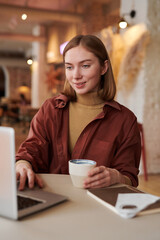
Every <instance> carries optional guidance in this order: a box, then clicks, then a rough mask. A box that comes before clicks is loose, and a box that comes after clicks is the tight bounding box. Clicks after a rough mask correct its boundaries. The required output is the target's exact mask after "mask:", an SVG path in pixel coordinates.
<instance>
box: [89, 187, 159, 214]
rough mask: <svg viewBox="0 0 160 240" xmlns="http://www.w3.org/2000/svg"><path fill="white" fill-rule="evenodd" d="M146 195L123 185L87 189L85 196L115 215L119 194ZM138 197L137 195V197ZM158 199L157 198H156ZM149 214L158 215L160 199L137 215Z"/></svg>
mask: <svg viewBox="0 0 160 240" xmlns="http://www.w3.org/2000/svg"><path fill="white" fill-rule="evenodd" d="M135 193H136V194H144V195H145V194H147V193H145V192H142V191H140V190H138V189H137V188H135V187H132V186H127V185H123V184H118V185H113V186H111V187H106V188H95V189H88V190H87V194H88V195H89V196H90V197H92V198H93V199H95V200H96V201H98V202H99V203H101V204H102V205H104V206H105V207H107V208H108V209H110V210H112V211H113V212H115V213H118V212H117V209H116V203H117V199H118V195H119V194H135ZM137 196H138V195H137ZM158 198H159V197H158ZM151 213H160V199H159V200H158V201H156V202H155V203H153V204H151V205H149V206H147V207H146V208H145V209H143V210H142V211H140V212H139V214H138V215H145V214H151Z"/></svg>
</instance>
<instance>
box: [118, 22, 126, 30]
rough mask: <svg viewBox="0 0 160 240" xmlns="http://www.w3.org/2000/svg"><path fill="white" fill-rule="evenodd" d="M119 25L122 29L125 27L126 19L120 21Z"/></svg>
mask: <svg viewBox="0 0 160 240" xmlns="http://www.w3.org/2000/svg"><path fill="white" fill-rule="evenodd" d="M119 27H120V28H122V29H125V28H126V27H127V22H126V21H121V22H120V23H119Z"/></svg>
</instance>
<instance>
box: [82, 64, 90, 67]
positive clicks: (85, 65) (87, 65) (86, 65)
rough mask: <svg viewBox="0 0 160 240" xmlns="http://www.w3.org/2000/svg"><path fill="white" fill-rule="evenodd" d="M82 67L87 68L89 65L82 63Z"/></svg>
mask: <svg viewBox="0 0 160 240" xmlns="http://www.w3.org/2000/svg"><path fill="white" fill-rule="evenodd" d="M82 67H83V68H89V67H90V65H89V64H84V65H83V66H82Z"/></svg>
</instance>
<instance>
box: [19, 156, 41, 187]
mask: <svg viewBox="0 0 160 240" xmlns="http://www.w3.org/2000/svg"><path fill="white" fill-rule="evenodd" d="M16 178H17V180H18V181H19V187H18V189H19V190H24V188H25V185H26V182H28V187H29V188H33V187H34V185H35V183H36V184H37V185H38V186H39V187H40V188H42V187H43V181H42V179H41V178H40V177H39V176H38V175H37V174H35V173H34V171H33V170H32V166H31V164H30V163H28V162H27V161H19V162H17V163H16Z"/></svg>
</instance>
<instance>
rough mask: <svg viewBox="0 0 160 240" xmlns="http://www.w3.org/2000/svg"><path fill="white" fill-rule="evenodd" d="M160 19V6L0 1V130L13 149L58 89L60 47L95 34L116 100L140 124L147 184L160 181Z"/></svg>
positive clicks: (154, 1)
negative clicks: (9, 130) (7, 131)
mask: <svg viewBox="0 0 160 240" xmlns="http://www.w3.org/2000/svg"><path fill="white" fill-rule="evenodd" d="M159 12H160V1H159V0H141V1H139V0H114V1H113V0H89V1H87V0H45V1H40V0H14V1H12V0H0V124H1V125H3V126H12V127H14V128H15V130H16V149H18V147H19V144H20V143H21V142H22V141H23V140H24V139H25V137H26V136H27V133H28V129H29V125H30V121H31V120H32V118H33V116H34V114H35V113H36V112H37V111H38V109H39V107H40V106H41V105H42V103H43V102H44V101H45V100H46V99H47V98H49V97H52V96H55V95H57V94H58V93H60V92H61V91H62V89H63V84H64V80H65V79H64V68H63V59H62V52H63V48H64V46H65V44H66V43H67V42H68V41H69V40H70V39H71V38H72V37H74V36H75V35H76V34H94V35H96V36H98V37H99V38H100V39H101V40H102V41H103V43H104V45H105V46H106V48H107V50H108V53H109V56H110V59H111V62H112V66H113V72H114V76H115V80H116V84H117V95H116V100H117V101H119V102H120V103H121V104H123V105H125V106H127V107H128V108H129V109H131V110H132V111H133V112H134V113H135V115H136V116H137V119H138V122H139V123H140V124H142V125H141V126H142V129H143V137H144V143H145V149H144V150H145V163H146V169H145V168H144V164H143V161H142V164H141V167H140V168H141V174H144V170H145V181H144V183H146V182H147V181H146V180H148V177H149V176H151V175H154V176H158V180H159V179H160V178H159V174H160V148H159V143H160V124H159V119H160V74H159V67H160V57H159V56H160V44H159V43H160V27H159V22H160V14H159ZM146 174H147V175H146ZM158 182H160V181H158ZM159 184H160V183H159ZM152 185H153V184H152ZM158 186H159V185H158ZM159 189H160V186H159Z"/></svg>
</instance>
